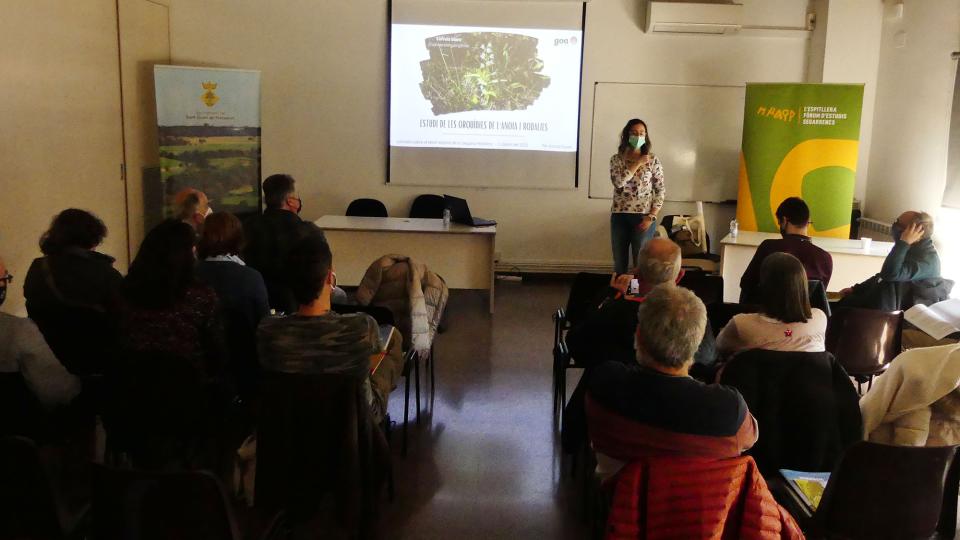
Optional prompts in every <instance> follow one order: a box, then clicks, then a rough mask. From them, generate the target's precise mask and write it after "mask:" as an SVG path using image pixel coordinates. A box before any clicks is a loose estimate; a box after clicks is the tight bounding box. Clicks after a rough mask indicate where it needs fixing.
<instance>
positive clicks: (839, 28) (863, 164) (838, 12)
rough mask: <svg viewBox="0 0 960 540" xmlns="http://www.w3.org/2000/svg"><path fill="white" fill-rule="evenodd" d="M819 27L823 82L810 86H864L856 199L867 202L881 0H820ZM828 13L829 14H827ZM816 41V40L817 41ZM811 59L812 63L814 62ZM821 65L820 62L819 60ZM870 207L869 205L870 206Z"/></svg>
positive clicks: (880, 23) (818, 9)
mask: <svg viewBox="0 0 960 540" xmlns="http://www.w3.org/2000/svg"><path fill="white" fill-rule="evenodd" d="M815 5H816V8H817V11H816V13H817V25H818V26H820V28H821V29H822V30H823V31H824V34H825V35H824V50H823V52H822V53H821V54H822V63H821V64H820V65H819V68H820V70H821V72H820V78H819V79H812V80H811V81H810V82H824V83H862V84H863V85H864V88H863V110H862V116H861V120H860V151H859V156H858V159H857V179H856V185H855V187H854V191H853V195H854V197H855V198H857V199H859V200H860V201H864V200H865V198H866V194H867V181H868V178H870V148H871V145H872V141H873V114H874V110H875V104H876V95H877V72H878V67H879V60H880V58H879V55H878V51H879V50H880V36H881V28H882V23H883V2H882V1H881V0H832V1H829V2H827V1H825V0H819V1H818V2H816V3H815ZM824 9H826V10H828V11H826V12H825V11H824ZM814 41H816V40H814ZM813 58H814V57H813V55H811V62H814V59H813ZM817 62H820V59H818V60H817ZM867 204H868V203H867Z"/></svg>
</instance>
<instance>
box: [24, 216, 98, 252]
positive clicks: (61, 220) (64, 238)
mask: <svg viewBox="0 0 960 540" xmlns="http://www.w3.org/2000/svg"><path fill="white" fill-rule="evenodd" d="M106 236H107V226H106V225H104V224H103V221H101V220H100V218H98V217H97V216H95V215H93V214H91V213H90V212H87V211H86V210H79V209H77V208H68V209H66V210H64V211H63V212H60V213H59V214H57V215H56V217H54V218H53V221H51V222H50V228H49V229H47V232H45V233H43V236H41V237H40V251H42V252H43V254H44V255H53V254H54V253H60V252H62V251H63V250H64V249H66V248H70V247H78V248H82V249H93V248H95V247H97V246H99V245H100V243H101V242H103V239H104V238H106Z"/></svg>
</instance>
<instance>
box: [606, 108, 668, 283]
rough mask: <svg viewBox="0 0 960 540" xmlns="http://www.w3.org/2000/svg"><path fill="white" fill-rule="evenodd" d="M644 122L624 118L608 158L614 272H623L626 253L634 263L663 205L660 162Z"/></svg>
mask: <svg viewBox="0 0 960 540" xmlns="http://www.w3.org/2000/svg"><path fill="white" fill-rule="evenodd" d="M651 147H652V144H651V143H650V134H649V133H648V131H647V124H646V123H645V122H644V121H643V120H640V119H639V118H634V119H632V120H630V121H629V122H627V125H625V126H624V127H623V131H622V132H621V133H620V147H619V148H618V151H617V153H616V154H614V155H613V157H611V158H610V181H611V182H613V208H611V210H610V212H611V214H610V238H611V241H612V244H613V266H614V270H615V271H616V273H617V274H626V273H627V269H628V268H629V267H630V259H629V257H630V254H631V253H632V254H633V264H634V265H636V262H637V253H639V252H640V248H641V247H643V245H644V244H645V243H646V242H647V241H648V240H650V239H651V238H653V233H654V232H655V231H656V221H657V213H658V212H660V208H662V207H663V198H664V187H663V166H662V165H661V164H660V159H659V158H657V156H655V155H653V154H651V153H650V148H651Z"/></svg>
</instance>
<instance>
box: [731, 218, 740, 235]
mask: <svg viewBox="0 0 960 540" xmlns="http://www.w3.org/2000/svg"><path fill="white" fill-rule="evenodd" d="M739 233H740V222H739V221H737V218H733V219H731V220H730V236H732V237H734V238H736V237H737V234H739Z"/></svg>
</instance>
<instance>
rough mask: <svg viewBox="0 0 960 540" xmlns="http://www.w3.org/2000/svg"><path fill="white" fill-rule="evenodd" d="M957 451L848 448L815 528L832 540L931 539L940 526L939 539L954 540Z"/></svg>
mask: <svg viewBox="0 0 960 540" xmlns="http://www.w3.org/2000/svg"><path fill="white" fill-rule="evenodd" d="M956 449H957V447H956V446H942V447H906V446H889V445H883V444H877V443H871V442H859V443H857V444H855V445H853V446H851V447H850V448H849V449H847V451H846V453H844V455H843V458H842V459H841V461H840V463H839V465H838V466H837V468H836V469H835V470H834V471H833V473H832V474H831V475H830V480H829V482H827V487H826V489H825V490H824V493H823V498H822V499H821V501H820V506H819V507H818V508H817V511H816V513H815V514H814V523H815V526H816V528H817V529H818V530H819V531H821V532H824V533H827V534H829V535H830V537H831V538H832V537H834V536H836V537H842V538H851V539H855V540H856V539H871V540H873V539H878V540H879V539H885V538H889V539H894V538H897V539H899V538H930V537H931V536H932V535H933V533H934V532H935V531H936V530H937V529H938V522H939V528H940V532H941V533H942V534H943V536H942V537H943V538H953V536H954V533H955V530H956V509H957V485H958V482H960V478H958V476H957V463H956V457H955V456H956ZM946 516H950V517H948V518H946V519H944V518H945V517H946ZM951 521H952V523H951Z"/></svg>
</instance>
